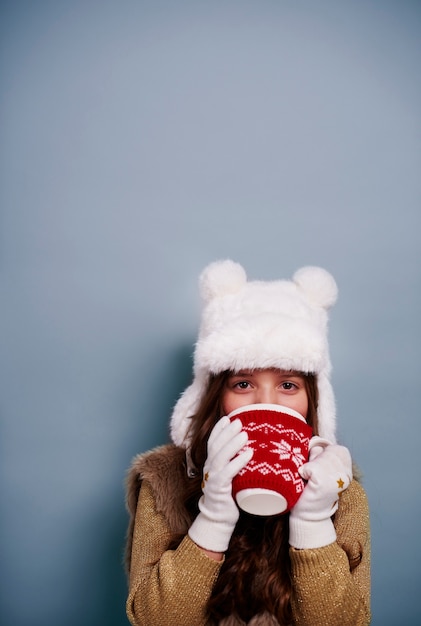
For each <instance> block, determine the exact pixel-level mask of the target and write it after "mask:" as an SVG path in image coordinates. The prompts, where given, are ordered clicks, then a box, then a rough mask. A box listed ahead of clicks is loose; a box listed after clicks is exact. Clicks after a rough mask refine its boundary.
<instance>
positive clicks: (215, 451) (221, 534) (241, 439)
mask: <svg viewBox="0 0 421 626" xmlns="http://www.w3.org/2000/svg"><path fill="white" fill-rule="evenodd" d="M247 440H248V437H247V433H246V432H244V431H243V430H242V424H241V422H240V420H239V419H236V420H234V421H232V422H231V421H230V420H229V418H228V417H227V416H224V417H221V419H220V420H218V422H217V423H216V424H215V426H214V428H213V430H212V432H211V434H210V437H209V440H208V456H207V459H206V462H205V466H204V468H203V484H202V488H203V495H202V497H201V498H200V500H199V511H200V512H199V514H198V516H197V517H196V519H195V520H194V522H193V524H192V525H191V526H190V529H189V533H188V534H189V536H190V538H191V539H192V540H193V541H194V542H195V543H196V544H197V545H198V546H200V547H201V548H205V549H206V550H211V551H213V552H225V551H226V550H227V548H228V544H229V541H230V539H231V535H232V533H233V530H234V527H235V525H236V523H237V521H238V517H239V510H238V507H237V505H236V503H235V501H234V498H233V496H232V479H233V478H234V476H235V475H236V474H238V472H239V471H240V470H241V469H242V468H243V467H245V466H246V465H247V463H248V462H249V461H250V459H251V457H252V456H253V451H252V450H250V449H249V450H247V451H244V452H241V453H240V454H238V453H239V452H240V450H241V449H242V448H243V447H244V446H245V444H246V443H247ZM236 455H237V456H236Z"/></svg>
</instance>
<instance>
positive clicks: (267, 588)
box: [185, 372, 318, 625]
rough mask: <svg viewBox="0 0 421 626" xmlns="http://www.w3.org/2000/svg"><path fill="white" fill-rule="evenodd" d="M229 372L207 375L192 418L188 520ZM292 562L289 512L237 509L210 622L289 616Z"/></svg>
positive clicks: (313, 418) (313, 422) (311, 387)
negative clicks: (263, 514)
mask: <svg viewBox="0 0 421 626" xmlns="http://www.w3.org/2000/svg"><path fill="white" fill-rule="evenodd" d="M297 373H298V374H300V375H302V376H304V382H305V388H306V391H307V396H308V412H307V417H306V419H307V423H308V424H309V425H310V426H311V427H312V428H313V434H315V435H317V434H318V423H317V401H318V395H317V384H316V377H315V376H314V375H313V374H304V375H303V374H302V373H301V372H294V374H297ZM230 375H231V372H222V373H221V374H217V375H215V376H212V377H211V378H210V380H209V384H208V388H207V392H206V393H205V395H204V397H203V399H202V402H201V405H200V407H199V410H198V411H197V413H196V415H195V416H194V417H193V418H192V423H191V428H190V433H191V437H192V443H191V459H192V461H193V463H194V465H195V467H196V470H197V474H196V476H194V477H193V478H192V479H191V481H190V485H189V490H188V492H187V493H186V498H185V505H186V507H187V509H188V510H189V512H190V514H191V517H192V520H193V519H194V517H195V516H196V515H197V513H198V501H199V498H200V496H201V495H202V490H201V480H202V471H203V466H204V463H205V460H206V455H207V441H208V438H209V435H210V433H211V430H212V428H213V427H214V425H215V424H216V422H217V421H218V419H219V418H220V417H221V415H222V414H223V409H222V404H221V401H222V393H223V390H224V388H225V384H226V381H227V378H228V377H229V376H230ZM291 592H292V583H291V565H290V559H289V515H288V514H284V515H276V516H270V517H260V516H256V515H249V514H247V513H245V512H243V511H241V512H240V518H239V520H238V523H237V525H236V527H235V529H234V532H233V535H232V537H231V541H230V544H229V547H228V550H227V552H226V554H225V561H224V563H223V564H222V567H221V571H220V573H219V576H218V579H217V581H216V583H215V586H214V588H213V591H212V595H211V597H210V599H209V602H208V605H207V611H208V619H209V623H210V624H218V623H219V621H220V620H222V619H223V618H224V617H227V616H228V615H237V616H238V617H239V618H240V619H242V620H244V621H245V622H248V621H249V620H250V619H251V618H252V617H253V616H254V615H258V614H261V613H264V612H265V611H267V612H268V613H270V614H272V615H274V616H275V617H276V619H277V620H278V622H279V624H280V625H288V624H290V623H291V621H292V613H291V602H290V600H291Z"/></svg>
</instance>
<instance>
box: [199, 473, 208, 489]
mask: <svg viewBox="0 0 421 626" xmlns="http://www.w3.org/2000/svg"><path fill="white" fill-rule="evenodd" d="M208 478H209V472H206V474H205V475H204V476H203V480H202V485H201V487H202V489H204V488H205V482H206V481H207V480H208Z"/></svg>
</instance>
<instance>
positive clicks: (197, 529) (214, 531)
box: [188, 513, 234, 552]
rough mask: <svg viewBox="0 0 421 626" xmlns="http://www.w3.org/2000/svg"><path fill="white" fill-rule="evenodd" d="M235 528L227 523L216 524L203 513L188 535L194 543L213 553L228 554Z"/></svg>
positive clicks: (195, 521)
mask: <svg viewBox="0 0 421 626" xmlns="http://www.w3.org/2000/svg"><path fill="white" fill-rule="evenodd" d="M233 530H234V527H233V526H232V525H231V524H226V523H225V522H214V521H212V520H210V519H209V518H207V517H206V516H205V515H204V514H203V513H199V515H198V516H197V517H196V519H195V520H194V522H193V524H192V525H191V526H190V528H189V531H188V535H189V537H190V539H192V541H194V543H196V544H197V545H198V546H200V547H201V548H204V549H205V550H211V551H212V552H226V551H227V549H228V544H229V542H230V539H231V535H232V533H233Z"/></svg>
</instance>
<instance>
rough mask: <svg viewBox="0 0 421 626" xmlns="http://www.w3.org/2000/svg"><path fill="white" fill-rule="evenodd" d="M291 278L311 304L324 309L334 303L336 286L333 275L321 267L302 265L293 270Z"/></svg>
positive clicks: (336, 293) (336, 295) (336, 291)
mask: <svg viewBox="0 0 421 626" xmlns="http://www.w3.org/2000/svg"><path fill="white" fill-rule="evenodd" d="M293 280H294V283H295V284H296V285H297V287H298V288H299V289H300V290H301V291H302V292H303V293H304V294H305V296H306V298H307V300H308V301H309V302H310V303H311V304H313V305H315V306H319V307H322V308H324V309H330V307H332V306H333V305H334V304H335V302H336V299H337V297H338V287H337V285H336V282H335V279H334V278H333V276H332V275H331V274H330V273H329V272H327V271H326V270H324V269H323V268H322V267H302V268H301V269H299V270H297V271H296V272H295V274H294V277H293Z"/></svg>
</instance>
